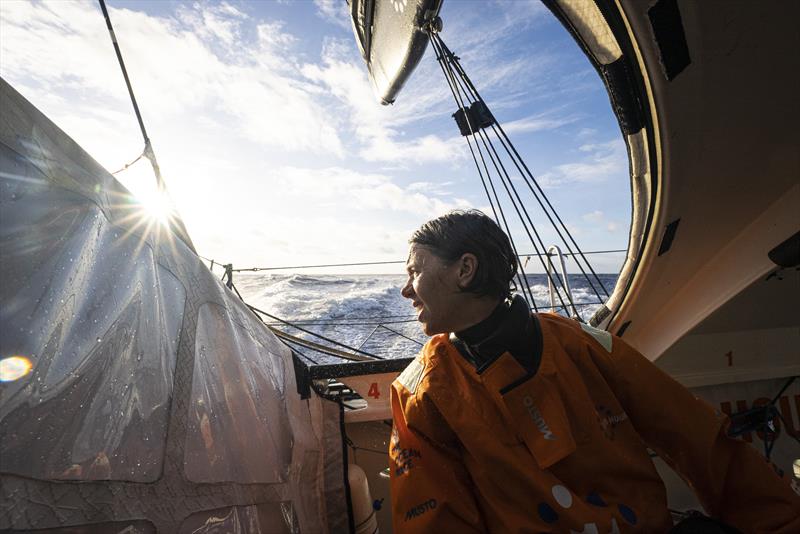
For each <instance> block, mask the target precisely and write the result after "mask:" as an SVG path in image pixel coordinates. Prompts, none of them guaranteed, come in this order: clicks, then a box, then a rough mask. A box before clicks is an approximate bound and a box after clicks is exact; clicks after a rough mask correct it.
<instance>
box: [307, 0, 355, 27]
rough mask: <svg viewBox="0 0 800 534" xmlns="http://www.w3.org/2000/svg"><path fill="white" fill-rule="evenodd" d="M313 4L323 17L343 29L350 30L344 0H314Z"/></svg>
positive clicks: (348, 14) (348, 15) (348, 16)
mask: <svg viewBox="0 0 800 534" xmlns="http://www.w3.org/2000/svg"><path fill="white" fill-rule="evenodd" d="M354 1H355V0H354ZM314 5H315V6H317V14H318V15H320V16H321V17H322V18H323V19H325V20H327V21H328V22H330V23H332V24H334V25H335V26H338V27H340V28H342V29H344V30H348V31H350V30H351V27H352V24H351V22H350V13H349V12H348V9H347V7H348V5H347V2H346V1H345V0H314Z"/></svg>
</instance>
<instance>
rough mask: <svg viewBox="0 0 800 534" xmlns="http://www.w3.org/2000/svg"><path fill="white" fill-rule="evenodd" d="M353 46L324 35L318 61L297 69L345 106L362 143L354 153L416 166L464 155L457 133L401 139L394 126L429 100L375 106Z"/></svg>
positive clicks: (413, 113) (364, 73) (367, 159)
mask: <svg viewBox="0 0 800 534" xmlns="http://www.w3.org/2000/svg"><path fill="white" fill-rule="evenodd" d="M354 50H355V47H354V46H352V44H351V43H349V42H348V43H343V42H342V41H341V40H335V39H329V40H327V41H326V42H325V47H324V49H323V64H322V65H316V64H311V65H305V66H304V67H303V68H302V72H303V73H304V74H305V75H306V76H307V77H308V79H309V80H312V81H314V82H318V83H322V84H324V85H325V86H326V88H327V89H328V91H329V92H330V94H332V95H333V96H334V97H335V98H336V99H338V100H339V101H340V102H342V103H344V104H345V105H346V106H347V108H346V109H347V110H348V113H347V114H346V117H344V118H345V120H347V121H348V125H349V127H350V128H352V130H353V132H354V133H355V136H356V138H357V139H358V140H359V141H360V143H361V148H360V150H359V151H358V154H359V155H360V156H361V157H362V158H363V159H364V160H365V161H371V162H387V163H393V164H401V165H402V164H406V165H417V164H420V163H426V162H435V161H454V160H459V159H461V158H463V157H464V153H463V141H461V140H460V139H459V138H457V137H454V138H450V139H442V138H441V137H439V136H437V135H434V134H429V135H426V136H423V137H419V138H412V139H405V138H404V136H403V134H402V132H401V131H400V130H399V127H401V126H402V125H403V124H405V123H407V122H409V121H410V120H411V119H412V118H418V115H419V111H420V110H422V111H423V112H424V110H425V109H426V106H429V105H430V104H431V102H426V101H415V102H414V106H413V107H395V106H391V107H389V106H381V105H380V104H378V103H377V99H376V98H375V96H374V94H373V91H372V88H371V86H370V83H369V81H368V79H367V75H366V69H365V68H364V66H363V62H362V61H361V59H360V58H357V56H356V55H355V54H354V53H353V52H354ZM354 56H356V57H355V58H354ZM415 111H416V112H417V113H415Z"/></svg>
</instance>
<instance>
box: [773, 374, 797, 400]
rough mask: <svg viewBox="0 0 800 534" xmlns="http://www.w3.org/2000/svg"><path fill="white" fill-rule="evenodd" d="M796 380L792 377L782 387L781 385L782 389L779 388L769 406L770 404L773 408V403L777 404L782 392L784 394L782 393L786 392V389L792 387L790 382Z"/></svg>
mask: <svg viewBox="0 0 800 534" xmlns="http://www.w3.org/2000/svg"><path fill="white" fill-rule="evenodd" d="M796 378H797V377H796V376H793V377H791V378H790V379H789V380H788V382H786V384H784V385H783V387H782V388H781V390H780V391H779V392H778V394H777V395H775V398H774V399H772V402H770V404H772V405H773V406H774V405H775V403H776V402H778V399H780V398H781V395H783V392H784V391H786V390H787V389H789V386H791V385H792V382H794V381H795V379H796Z"/></svg>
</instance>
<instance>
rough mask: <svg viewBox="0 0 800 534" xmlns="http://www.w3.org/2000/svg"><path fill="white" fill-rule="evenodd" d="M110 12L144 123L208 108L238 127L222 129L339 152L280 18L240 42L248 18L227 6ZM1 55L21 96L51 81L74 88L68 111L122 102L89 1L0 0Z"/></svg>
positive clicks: (38, 92)
mask: <svg viewBox="0 0 800 534" xmlns="http://www.w3.org/2000/svg"><path fill="white" fill-rule="evenodd" d="M109 11H110V16H111V18H112V21H113V23H114V25H115V33H116V35H117V39H118V40H119V43H120V47H121V49H122V53H123V57H124V58H125V62H126V66H127V68H128V72H129V74H130V76H131V80H132V84H133V87H134V90H135V91H136V95H137V99H138V100H139V104H140V107H141V108H142V110H143V113H144V114H145V120H146V121H147V120H148V118H150V117H153V116H154V115H161V116H162V117H164V118H167V119H168V118H170V117H172V118H175V117H178V116H179V115H180V114H182V113H197V114H200V113H202V114H210V113H214V112H217V113H218V114H219V113H222V114H223V115H227V116H228V119H227V120H224V121H223V122H224V123H225V122H228V123H230V122H231V119H235V124H236V125H237V126H240V127H238V128H230V129H228V131H227V132H220V134H221V135H234V136H237V137H240V138H243V139H246V140H248V141H251V142H255V143H258V144H261V145H266V146H271V147H279V148H281V149H284V150H294V151H305V152H313V153H323V154H333V155H335V156H339V157H341V156H342V155H343V153H344V148H343V145H342V142H341V140H340V138H339V136H338V133H337V128H336V127H335V125H336V121H335V120H334V118H333V116H332V114H331V113H329V112H328V111H327V110H326V109H325V108H324V107H323V106H321V105H320V104H319V103H317V102H316V100H315V98H314V90H315V88H313V87H309V86H308V83H307V81H306V80H305V79H304V77H303V76H302V75H301V74H300V73H299V71H298V67H297V62H296V61H295V60H294V59H293V57H294V56H293V51H292V45H293V43H294V42H295V38H294V37H293V36H291V35H289V34H287V33H286V32H285V31H284V30H283V27H282V25H281V23H280V22H277V21H272V22H266V23H262V24H260V25H258V26H257V31H256V38H255V40H253V38H252V37H251V38H249V40H248V39H245V38H244V37H243V35H244V34H245V32H244V31H243V28H244V25H245V24H251V25H253V23H254V21H252V20H250V19H249V18H248V16H247V15H246V14H244V13H243V12H241V11H239V10H238V9H236V8H235V7H233V6H231V5H230V4H222V5H219V6H215V5H206V4H194V5H192V6H188V7H182V8H180V9H179V11H178V14H177V18H170V17H155V16H150V15H147V14H145V13H142V12H135V11H131V10H128V9H114V8H111V9H110V10H109ZM66 21H68V23H67V22H66ZM0 55H2V57H3V61H2V63H0V69H1V70H0V72H2V75H3V77H5V78H6V79H7V80H9V81H11V82H12V83H14V84H15V85H16V84H22V85H26V86H27V87H29V88H31V89H33V94H30V93H28V96H29V98H33V99H34V100H39V99H40V98H41V99H42V100H44V99H45V98H46V95H47V93H48V92H49V91H50V90H51V88H52V87H53V86H54V85H55V86H65V85H66V86H68V87H73V88H74V90H75V91H76V92H79V93H81V94H82V95H83V102H81V105H78V106H76V102H75V101H71V102H70V103H69V104H68V105H69V106H72V107H74V108H75V109H73V114H74V115H84V114H89V115H91V114H92V113H93V110H94V108H95V107H97V106H98V103H99V102H98V98H102V99H104V100H105V101H107V102H103V103H108V101H110V102H113V103H114V105H115V106H116V107H117V109H125V108H127V107H128V106H129V104H128V103H127V94H126V91H125V89H124V85H123V84H122V79H121V75H120V72H119V67H118V65H117V63H116V58H115V57H114V53H113V49H112V47H111V43H110V39H109V36H108V32H107V31H106V28H105V26H104V23H103V19H102V16H101V15H100V13H99V11H98V9H97V8H96V6H95V5H94V4H92V3H74V2H53V3H42V4H30V3H27V2H14V3H4V4H3V18H2V31H0ZM93 95H97V97H98V98H92V96H93ZM45 111H46V112H51V113H52V111H53V110H48V109H46V110H45ZM58 111H59V113H57V114H65V113H63V110H58ZM148 122H150V121H148Z"/></svg>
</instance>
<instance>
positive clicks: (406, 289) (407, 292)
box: [400, 278, 414, 299]
mask: <svg viewBox="0 0 800 534" xmlns="http://www.w3.org/2000/svg"><path fill="white" fill-rule="evenodd" d="M400 294H401V295H403V296H404V297H405V298H407V299H410V298H411V297H412V296H413V295H414V289H413V288H412V287H411V279H410V278H409V279H408V281H407V282H406V285H404V286H403V289H401V290H400Z"/></svg>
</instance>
